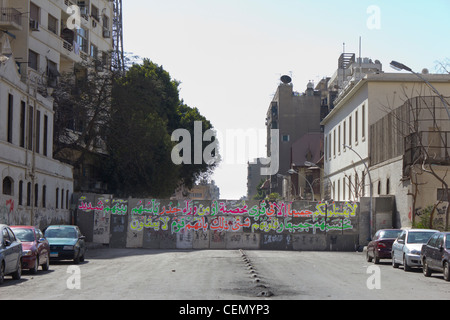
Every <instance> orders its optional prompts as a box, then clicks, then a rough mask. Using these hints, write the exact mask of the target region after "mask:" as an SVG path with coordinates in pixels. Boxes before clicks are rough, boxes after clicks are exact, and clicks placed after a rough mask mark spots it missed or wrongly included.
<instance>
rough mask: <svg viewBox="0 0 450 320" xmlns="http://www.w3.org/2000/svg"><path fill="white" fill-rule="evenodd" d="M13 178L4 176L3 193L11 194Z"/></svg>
mask: <svg viewBox="0 0 450 320" xmlns="http://www.w3.org/2000/svg"><path fill="white" fill-rule="evenodd" d="M13 186H14V183H13V179H11V178H10V177H6V178H5V179H3V189H2V190H3V192H2V193H3V194H4V195H7V196H12V195H13Z"/></svg>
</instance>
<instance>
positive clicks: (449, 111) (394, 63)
mask: <svg viewBox="0 0 450 320" xmlns="http://www.w3.org/2000/svg"><path fill="white" fill-rule="evenodd" d="M391 67H392V68H393V69H395V70H397V71H401V70H405V71H408V72H411V73H412V74H414V75H416V76H417V77H418V78H419V79H420V80H422V81H423V82H425V83H426V84H427V85H428V87H430V88H431V90H433V91H434V93H435V94H437V95H438V96H439V99H441V101H442V104H443V105H444V107H445V110H447V116H448V118H449V119H450V108H449V106H448V104H447V102H446V101H445V99H444V97H443V96H442V94H440V92H439V91H438V90H437V89H436V88H435V87H434V86H433V85H432V84H431V83H430V82H429V81H428V80H427V79H425V78H424V77H422V75H421V74H420V73H417V72H414V71H413V70H412V69H411V68H410V67H408V66H405V65H404V64H403V63H400V62H398V61H391Z"/></svg>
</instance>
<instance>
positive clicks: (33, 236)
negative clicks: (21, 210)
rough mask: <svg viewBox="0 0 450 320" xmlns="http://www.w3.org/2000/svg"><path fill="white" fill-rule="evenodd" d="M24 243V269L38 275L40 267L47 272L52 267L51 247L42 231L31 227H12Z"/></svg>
mask: <svg viewBox="0 0 450 320" xmlns="http://www.w3.org/2000/svg"><path fill="white" fill-rule="evenodd" d="M10 228H11V230H12V231H13V232H14V234H15V236H16V238H17V239H19V240H20V241H21V242H22V252H23V258H22V268H23V269H29V270H30V272H31V273H33V274H34V273H36V272H37V270H38V268H39V266H42V270H44V271H47V270H48V268H49V265H50V245H49V244H48V241H47V239H46V238H45V237H44V234H43V233H42V231H41V230H39V229H37V228H35V227H30V226H12V227H10Z"/></svg>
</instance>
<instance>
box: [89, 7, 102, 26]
mask: <svg viewBox="0 0 450 320" xmlns="http://www.w3.org/2000/svg"><path fill="white" fill-rule="evenodd" d="M91 17H92V18H93V19H94V20H96V21H97V22H99V21H100V13H99V11H98V8H97V7H96V6H94V5H92V6H91Z"/></svg>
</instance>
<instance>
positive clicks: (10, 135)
mask: <svg viewBox="0 0 450 320" xmlns="http://www.w3.org/2000/svg"><path fill="white" fill-rule="evenodd" d="M13 113H14V96H13V95H12V94H9V95H8V125H7V130H8V136H7V138H8V142H9V143H12V142H13V141H12V140H13V126H14V123H13Z"/></svg>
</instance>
